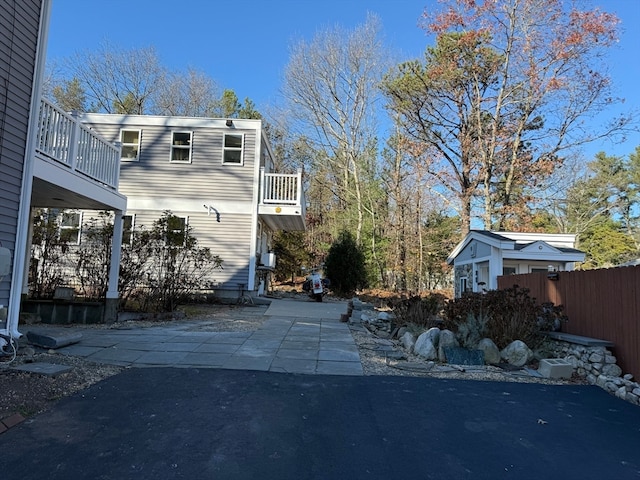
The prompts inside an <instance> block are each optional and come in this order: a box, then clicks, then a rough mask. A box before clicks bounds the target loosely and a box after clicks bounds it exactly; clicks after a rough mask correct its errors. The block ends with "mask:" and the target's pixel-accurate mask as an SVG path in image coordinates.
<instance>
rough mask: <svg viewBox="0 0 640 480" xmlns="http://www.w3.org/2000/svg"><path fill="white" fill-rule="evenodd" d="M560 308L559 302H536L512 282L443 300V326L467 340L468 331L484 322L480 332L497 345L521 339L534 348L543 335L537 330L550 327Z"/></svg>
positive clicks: (468, 338) (500, 345)
mask: <svg viewBox="0 0 640 480" xmlns="http://www.w3.org/2000/svg"><path fill="white" fill-rule="evenodd" d="M561 309H562V307H559V306H557V307H553V308H551V307H550V306H549V305H548V304H546V305H545V306H542V305H538V304H537V303H536V299H535V298H532V297H530V296H529V290H528V289H525V288H519V287H518V286H517V285H514V286H513V287H512V288H508V289H505V290H490V291H488V292H486V293H484V294H483V293H465V294H464V295H463V296H462V297H461V298H457V299H454V300H450V301H449V302H447V304H446V306H445V308H444V316H445V325H446V327H447V328H449V329H450V330H452V331H454V332H457V334H458V336H459V337H461V338H467V341H470V338H471V337H470V335H471V334H470V333H469V332H472V331H475V330H478V329H479V328H480V326H481V324H484V328H483V329H482V331H483V332H484V335H483V336H485V337H488V338H490V339H492V340H493V341H494V343H495V344H496V345H497V346H498V348H500V349H502V348H504V347H506V346H507V345H509V344H510V343H511V342H513V341H514V340H521V341H523V342H524V343H526V344H527V346H529V348H532V349H534V348H536V347H537V346H539V345H540V344H541V343H542V341H543V339H544V338H543V336H542V335H540V332H541V331H543V330H550V329H551V328H550V326H551V325H553V324H554V323H557V320H556V319H557V318H558V317H559V316H562V315H561ZM472 336H473V337H474V338H475V336H477V335H475V334H474V335H472ZM478 340H479V339H478Z"/></svg>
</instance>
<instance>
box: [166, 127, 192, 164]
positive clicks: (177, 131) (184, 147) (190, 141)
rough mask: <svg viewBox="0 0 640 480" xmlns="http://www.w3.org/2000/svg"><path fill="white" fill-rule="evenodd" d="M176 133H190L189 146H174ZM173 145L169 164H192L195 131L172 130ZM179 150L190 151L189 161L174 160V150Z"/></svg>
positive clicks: (171, 145)
mask: <svg viewBox="0 0 640 480" xmlns="http://www.w3.org/2000/svg"><path fill="white" fill-rule="evenodd" d="M176 133H188V134H189V145H188V146H187V145H174V144H173V136H174V135H175V134H176ZM170 142H171V144H170V145H169V162H170V163H191V155H192V153H193V130H172V131H171V139H170ZM174 148H177V149H178V150H187V149H188V150H189V160H174V159H173V149H174Z"/></svg>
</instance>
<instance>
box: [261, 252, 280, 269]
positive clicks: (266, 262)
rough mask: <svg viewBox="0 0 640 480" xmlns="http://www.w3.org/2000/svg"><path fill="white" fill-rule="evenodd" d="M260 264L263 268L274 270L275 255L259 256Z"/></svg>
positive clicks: (265, 254)
mask: <svg viewBox="0 0 640 480" xmlns="http://www.w3.org/2000/svg"><path fill="white" fill-rule="evenodd" d="M260 263H261V264H262V267H263V268H276V254H275V253H263V254H262V255H260Z"/></svg>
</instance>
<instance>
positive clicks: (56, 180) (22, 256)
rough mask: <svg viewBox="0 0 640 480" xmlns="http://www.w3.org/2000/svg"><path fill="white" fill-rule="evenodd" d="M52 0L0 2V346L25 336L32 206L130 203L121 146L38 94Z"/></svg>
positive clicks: (110, 303)
mask: <svg viewBox="0 0 640 480" xmlns="http://www.w3.org/2000/svg"><path fill="white" fill-rule="evenodd" d="M51 5H52V2H50V1H49V0H21V1H17V0H11V1H3V2H0V179H1V181H0V242H1V244H2V245H1V248H0V267H2V268H1V269H0V277H2V278H0V334H1V335H3V336H4V337H0V348H4V347H5V346H6V345H7V344H8V343H9V338H8V337H11V338H13V339H15V338H18V337H20V336H21V334H20V332H19V331H18V323H19V318H20V312H21V300H22V298H23V297H26V295H27V293H28V285H27V277H28V275H27V271H28V269H29V267H30V265H29V252H30V248H31V242H32V236H31V235H32V230H31V229H30V228H29V227H30V224H31V212H32V209H34V208H47V209H59V210H67V209H76V210H81V209H95V210H108V211H111V212H114V214H115V216H116V218H118V217H119V218H121V217H122V213H123V211H124V210H125V208H126V198H125V197H124V196H123V195H121V194H120V193H119V192H118V172H119V163H120V150H119V148H117V147H116V146H115V145H111V144H109V143H107V142H106V141H105V140H104V139H102V138H100V137H98V136H97V135H96V134H95V133H94V132H91V131H90V130H88V129H87V128H85V127H83V126H82V125H80V123H79V122H78V121H77V120H76V119H75V118H74V117H73V116H71V115H68V114H66V113H64V112H62V111H60V110H59V109H57V108H56V107H55V106H53V105H52V104H51V103H49V102H47V101H45V100H43V99H42V98H41V92H42V78H43V72H44V66H45V55H46V42H47V31H48V24H49V16H50V10H51ZM120 223H122V222H120ZM120 235H121V230H118V229H115V231H114V234H113V245H116V246H117V248H114V249H113V254H112V257H111V259H110V272H109V278H108V283H109V291H108V292H107V295H106V296H107V302H106V303H107V308H106V310H105V311H106V312H107V313H105V317H106V319H107V320H109V319H114V318H115V312H116V307H117V305H118V304H119V300H118V290H117V286H118V266H119V252H120V248H119V247H120ZM5 253H8V255H5ZM7 256H8V257H9V265H8V268H6V269H5V268H4V267H5V263H4V261H3V260H2V259H3V258H6V257H7Z"/></svg>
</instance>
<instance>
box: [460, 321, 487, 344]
mask: <svg viewBox="0 0 640 480" xmlns="http://www.w3.org/2000/svg"><path fill="white" fill-rule="evenodd" d="M488 322H489V317H488V316H487V315H486V314H483V313H480V314H474V313H471V312H469V313H468V314H467V319H466V320H465V321H464V322H460V323H459V324H458V331H457V332H456V339H457V340H458V342H460V345H462V346H463V347H464V348H468V349H474V348H476V346H477V345H478V342H479V341H480V340H482V339H483V338H485V337H487V324H488Z"/></svg>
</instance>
